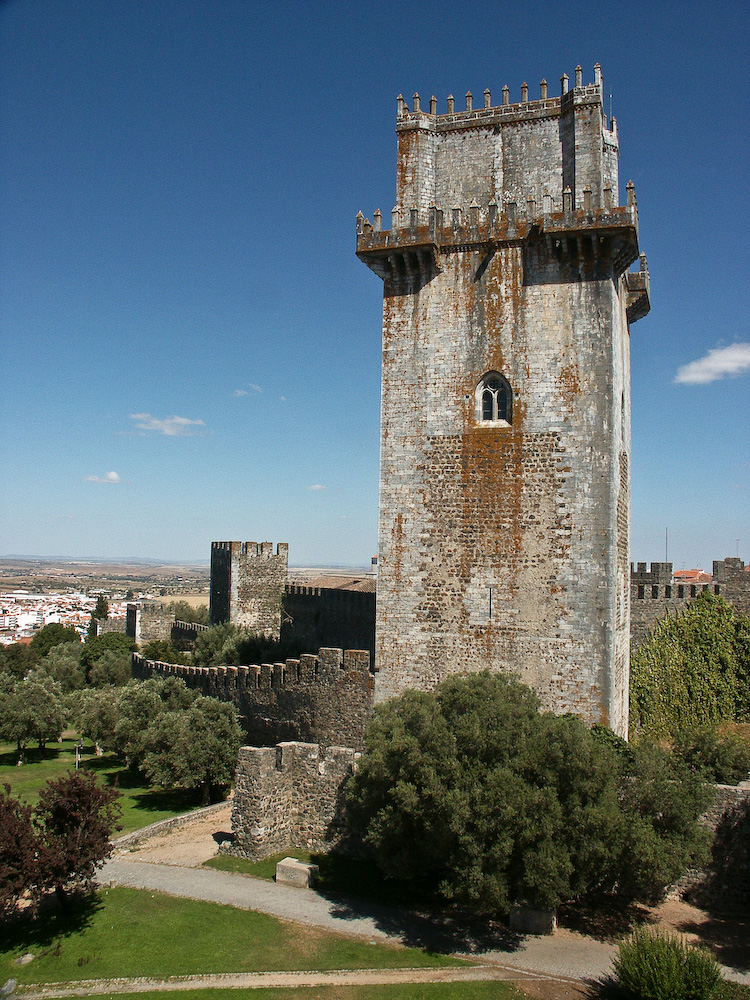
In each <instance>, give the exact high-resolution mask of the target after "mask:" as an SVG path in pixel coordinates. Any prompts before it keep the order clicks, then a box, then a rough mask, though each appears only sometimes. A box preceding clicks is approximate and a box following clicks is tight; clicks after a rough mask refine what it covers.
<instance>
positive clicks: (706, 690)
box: [630, 591, 750, 739]
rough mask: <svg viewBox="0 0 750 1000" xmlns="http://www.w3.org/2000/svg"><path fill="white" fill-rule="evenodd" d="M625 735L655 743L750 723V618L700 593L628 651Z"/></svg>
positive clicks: (719, 598)
mask: <svg viewBox="0 0 750 1000" xmlns="http://www.w3.org/2000/svg"><path fill="white" fill-rule="evenodd" d="M630 718H631V729H633V730H634V731H636V730H640V731H643V732H645V733H648V734H650V735H652V736H653V737H655V738H657V739H661V738H672V737H674V736H676V735H677V733H678V732H680V731H681V730H686V729H692V728H695V727H696V726H706V725H710V724H712V723H716V722H720V721H722V720H738V721H742V720H744V719H750V618H748V617H747V616H745V615H741V614H739V613H738V612H737V611H736V610H735V609H734V608H733V607H732V606H731V605H729V604H727V602H726V601H725V600H724V599H723V598H722V597H717V596H716V595H714V594H711V593H709V592H708V591H704V592H703V593H702V594H700V596H699V597H698V598H697V599H696V600H695V601H693V602H692V603H691V604H689V605H688V606H687V608H686V609H685V611H684V612H683V613H682V614H681V615H678V616H677V617H676V618H672V617H671V616H669V615H667V617H665V618H663V619H661V621H659V622H658V623H657V625H656V627H655V628H654V631H653V632H652V633H651V635H650V636H649V637H648V639H647V640H646V641H645V642H644V643H642V644H641V645H640V646H639V647H638V648H637V649H635V650H633V653H632V656H631V668H630Z"/></svg>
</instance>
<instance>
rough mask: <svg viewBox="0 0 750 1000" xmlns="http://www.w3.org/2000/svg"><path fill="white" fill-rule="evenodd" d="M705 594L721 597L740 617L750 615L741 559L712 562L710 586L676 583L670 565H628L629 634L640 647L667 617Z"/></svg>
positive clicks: (747, 576) (749, 576) (748, 580)
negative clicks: (656, 626) (705, 592)
mask: <svg viewBox="0 0 750 1000" xmlns="http://www.w3.org/2000/svg"><path fill="white" fill-rule="evenodd" d="M704 591H709V592H710V593H712V594H715V595H717V596H719V597H723V598H724V600H726V601H727V602H728V603H729V604H731V605H732V606H733V607H734V608H736V609H737V611H739V612H740V613H741V614H745V615H746V614H750V573H749V572H747V571H746V570H745V565H744V563H743V562H742V560H741V559H735V558H728V559H722V560H714V563H713V576H712V579H711V582H710V583H707V582H702V583H680V582H679V581H675V579H674V573H673V566H672V563H671V562H652V563H651V565H650V567H647V564H646V563H643V562H639V563H638V564H637V565H634V564H633V563H631V564H630V602H631V604H630V606H631V616H630V635H631V640H632V643H633V645H634V646H638V645H640V644H641V643H642V642H643V641H644V640H645V639H646V638H647V637H648V635H649V633H650V632H651V631H652V630H653V629H654V626H655V625H656V623H657V622H658V621H659V620H660V619H661V618H664V617H665V616H666V615H672V616H674V615H678V614H680V613H681V612H682V611H684V610H685V608H686V607H687V606H688V604H689V603H690V602H691V601H694V600H695V598H696V597H698V596H699V595H700V594H701V593H703V592H704Z"/></svg>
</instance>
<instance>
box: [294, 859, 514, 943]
mask: <svg viewBox="0 0 750 1000" xmlns="http://www.w3.org/2000/svg"><path fill="white" fill-rule="evenodd" d="M310 860H311V861H312V862H313V863H314V864H316V865H318V868H319V875H318V878H317V879H316V882H315V890H316V892H317V893H318V894H319V895H321V896H323V897H324V898H325V899H327V900H328V901H329V902H330V903H331V904H332V905H333V908H332V910H331V912H332V914H333V915H334V916H336V917H339V918H341V919H343V920H360V919H370V920H372V921H373V922H374V923H375V924H376V926H377V927H378V929H379V930H381V931H383V932H384V933H387V934H389V935H393V936H396V937H397V938H399V939H400V940H401V941H402V942H403V944H405V945H408V946H409V947H412V948H421V949H423V950H427V951H432V952H439V953H447V954H450V953H452V952H455V951H465V952H470V953H472V954H479V953H481V952H486V951H509V952H510V951H515V950H516V949H517V948H518V947H519V945H520V943H521V941H522V938H521V937H520V936H519V935H518V934H515V933H514V932H513V931H509V930H508V928H507V927H505V926H504V925H503V924H502V923H500V922H499V921H494V920H490V919H488V918H487V917H486V916H477V915H476V914H472V913H470V912H468V911H463V910H458V909H455V910H449V909H446V907H445V904H444V903H443V902H441V901H440V900H438V899H436V898H435V895H434V893H431V892H430V891H429V889H428V888H427V887H426V886H424V885H421V884H419V883H418V882H414V881H406V880H403V881H401V880H398V879H392V878H385V876H384V875H383V874H382V872H381V871H380V870H379V868H378V867H377V865H375V864H374V863H373V862H372V861H368V860H365V859H363V858H356V857H347V856H345V855H340V854H338V855H337V854H313V855H311V857H310Z"/></svg>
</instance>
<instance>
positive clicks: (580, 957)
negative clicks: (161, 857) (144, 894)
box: [100, 857, 750, 985]
mask: <svg viewBox="0 0 750 1000" xmlns="http://www.w3.org/2000/svg"><path fill="white" fill-rule="evenodd" d="M100 881H101V882H103V883H105V882H112V883H115V884H117V885H126V886H132V887H134V888H139V889H154V890H158V891H160V892H166V893H170V894H171V895H173V896H182V897H186V898H189V899H201V900H206V901H209V902H216V903H226V904H228V905H230V906H236V907H238V908H240V909H246V910H258V911H260V912H261V913H268V914H271V915H272V916H276V917H279V918H281V919H283V920H293V921H296V922H298V923H303V924H308V925H311V926H314V927H319V928H322V929H323V930H329V931H334V932H337V933H341V934H349V935H354V936H357V937H364V938H367V939H368V940H370V941H396V942H398V943H400V944H403V945H409V946H412V947H419V948H429V949H433V950H440V951H447V952H450V953H452V954H456V955H463V956H465V957H469V958H473V959H474V960H477V961H480V962H481V963H482V965H484V966H492V967H494V968H495V969H497V970H498V973H500V974H501V975H502V974H503V973H504V975H503V978H513V976H512V975H510V974H512V973H519V972H522V973H529V974H532V975H534V974H535V975H539V976H541V977H547V976H549V977H556V978H557V977H559V978H568V979H573V980H578V981H581V980H596V979H599V978H602V977H605V976H607V975H608V974H609V973H610V972H611V966H612V958H613V956H614V954H615V952H616V949H615V947H614V946H613V945H610V944H605V943H603V942H600V941H595V940H593V939H592V938H588V937H584V936H583V935H580V934H575V933H574V932H572V931H567V930H559V931H558V932H557V934H555V935H554V936H552V937H531V936H529V937H518V936H516V935H512V934H511V933H510V932H507V937H505V938H504V939H503V940H500V941H498V938H497V933H496V931H493V932H490V931H489V930H488V928H487V925H486V923H482V922H481V921H477V922H476V923H475V924H458V923H456V922H455V921H453V920H450V919H448V918H445V919H442V920H440V919H437V920H436V919H435V917H434V916H433V915H430V916H427V915H421V914H419V913H414V912H407V911H403V910H399V909H395V908H391V907H387V906H380V905H378V904H375V903H368V902H366V901H362V900H351V899H347V900H342V899H335V898H329V897H326V896H324V895H322V894H321V893H319V892H315V891H314V890H311V889H295V888H292V887H290V886H285V885H277V884H276V883H275V882H269V881H265V880H263V879H256V878H251V877H248V876H246V875H236V874H233V873H230V872H220V871H216V870H215V869H212V868H189V867H183V866H181V865H172V864H153V863H148V862H140V861H129V860H124V859H123V858H122V857H120V858H115V859H112V860H110V861H108V862H107V863H106V865H105V866H104V867H103V869H102V871H101V875H100ZM480 956H481V957H480ZM724 973H725V975H726V978H727V979H730V980H732V981H734V982H738V983H745V984H747V985H750V974H747V973H741V972H737V971H736V970H733V969H725V970H724ZM300 985H301V984H300Z"/></svg>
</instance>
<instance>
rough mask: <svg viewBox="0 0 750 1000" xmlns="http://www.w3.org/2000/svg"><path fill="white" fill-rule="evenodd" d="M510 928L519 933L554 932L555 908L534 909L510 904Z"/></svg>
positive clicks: (555, 928) (555, 921)
mask: <svg viewBox="0 0 750 1000" xmlns="http://www.w3.org/2000/svg"><path fill="white" fill-rule="evenodd" d="M510 929H511V930H512V931H518V933H519V934H554V933H555V931H556V930H557V910H534V909H532V908H531V907H530V906H523V905H519V906H512V907H511V910H510Z"/></svg>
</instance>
